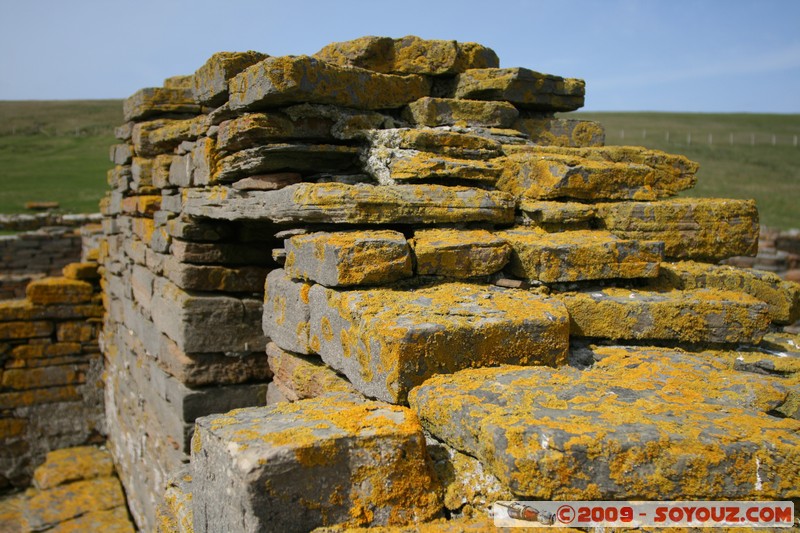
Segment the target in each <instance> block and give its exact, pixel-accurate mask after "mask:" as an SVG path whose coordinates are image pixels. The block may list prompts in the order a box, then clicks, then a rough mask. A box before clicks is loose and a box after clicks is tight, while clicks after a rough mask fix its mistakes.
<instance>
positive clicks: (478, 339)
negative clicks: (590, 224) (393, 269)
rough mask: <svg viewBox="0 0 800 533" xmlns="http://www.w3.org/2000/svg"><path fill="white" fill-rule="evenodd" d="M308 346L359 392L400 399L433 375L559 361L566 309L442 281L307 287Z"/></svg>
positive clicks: (520, 294)
mask: <svg viewBox="0 0 800 533" xmlns="http://www.w3.org/2000/svg"><path fill="white" fill-rule="evenodd" d="M309 303H310V306H311V347H312V349H313V350H314V351H316V352H317V353H319V354H320V355H321V356H322V359H323V361H325V363H326V364H328V365H330V366H331V367H333V368H334V369H336V370H338V371H340V372H342V373H343V374H344V375H345V376H347V378H348V379H349V380H350V382H351V383H353V385H354V386H355V387H356V388H357V389H358V390H359V391H360V392H362V393H363V394H365V395H367V396H370V397H374V398H379V399H381V400H385V401H389V402H392V403H403V402H405V400H406V395H407V394H408V391H409V390H410V389H411V388H412V387H414V386H416V385H419V384H420V383H422V382H423V381H425V379H427V378H428V377H430V376H431V375H433V374H436V373H450V372H455V371H457V370H460V369H463V368H469V367H475V366H489V365H498V364H545V365H559V364H563V363H564V361H565V357H566V348H567V344H568V331H567V329H568V325H567V322H568V320H567V314H566V312H565V308H564V307H563V306H562V305H561V304H560V303H559V302H558V301H557V300H552V299H545V298H541V297H539V296H536V295H534V294H532V293H528V292H525V291H508V290H502V289H499V288H497V287H493V286H476V285H469V284H463V283H445V284H441V285H433V286H428V287H421V288H417V289H414V290H407V289H406V290H403V289H402V288H399V289H389V288H386V289H384V288H380V289H378V288H376V289H366V290H351V291H343V292H340V291H336V290H333V289H327V288H325V287H323V286H321V285H315V286H313V287H312V288H311V290H310V291H309Z"/></svg>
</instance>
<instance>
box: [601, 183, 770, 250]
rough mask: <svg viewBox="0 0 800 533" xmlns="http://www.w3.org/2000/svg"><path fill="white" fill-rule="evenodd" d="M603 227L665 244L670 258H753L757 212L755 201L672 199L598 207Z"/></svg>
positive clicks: (756, 245) (624, 236) (612, 231)
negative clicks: (743, 256)
mask: <svg viewBox="0 0 800 533" xmlns="http://www.w3.org/2000/svg"><path fill="white" fill-rule="evenodd" d="M597 217H598V218H599V219H600V221H601V223H602V225H603V227H605V228H606V229H607V230H609V231H610V232H611V233H613V234H615V235H618V236H620V237H622V238H624V239H636V240H653V241H662V242H663V243H664V256H665V257H667V258H670V259H693V260H698V261H713V262H716V261H719V260H722V259H726V258H728V257H733V256H737V255H755V254H756V251H757V249H758V228H759V225H758V211H757V209H756V204H755V202H754V201H753V200H723V199H714V198H673V199H670V200H663V201H660V202H619V203H606V204H601V205H598V208H597Z"/></svg>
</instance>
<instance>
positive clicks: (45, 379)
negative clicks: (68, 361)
mask: <svg viewBox="0 0 800 533" xmlns="http://www.w3.org/2000/svg"><path fill="white" fill-rule="evenodd" d="M85 370H86V367H85V366H83V365H81V366H78V365H60V366H44V367H39V368H9V369H7V370H5V371H4V372H3V373H2V374H1V375H0V378H1V379H0V385H2V387H3V388H4V389H11V390H16V391H19V390H26V389H38V388H46V387H57V386H60V385H79V384H81V383H83V382H84V379H85V376H84V375H85Z"/></svg>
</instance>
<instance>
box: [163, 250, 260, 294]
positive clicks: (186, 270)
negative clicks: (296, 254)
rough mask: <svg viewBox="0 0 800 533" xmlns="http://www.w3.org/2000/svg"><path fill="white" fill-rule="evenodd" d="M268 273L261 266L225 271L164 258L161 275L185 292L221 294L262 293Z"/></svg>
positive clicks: (241, 267) (227, 269)
mask: <svg viewBox="0 0 800 533" xmlns="http://www.w3.org/2000/svg"><path fill="white" fill-rule="evenodd" d="M268 273H269V269H268V268H266V267H260V266H240V267H228V266H222V265H192V264H188V263H182V262H180V261H177V260H176V259H175V258H174V257H171V256H170V257H167V259H166V260H165V262H164V274H165V276H166V278H167V279H169V280H170V281H171V282H172V283H174V284H175V285H177V286H178V287H180V288H181V289H185V290H196V291H220V292H261V291H262V290H263V289H264V279H265V278H266V277H267V274H268Z"/></svg>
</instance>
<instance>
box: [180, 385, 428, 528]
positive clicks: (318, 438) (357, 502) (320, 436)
mask: <svg viewBox="0 0 800 533" xmlns="http://www.w3.org/2000/svg"><path fill="white" fill-rule="evenodd" d="M192 471H193V472H192V500H193V502H194V505H193V507H194V531H196V532H197V533H201V532H206V531H222V530H225V531H232V532H233V531H260V530H267V529H269V530H276V531H287V532H292V531H298V532H299V531H310V530H312V529H314V528H316V527H318V526H324V525H333V524H342V525H344V526H373V525H374V526H379V525H404V524H411V523H414V522H417V521H419V522H422V521H425V520H429V519H431V518H434V517H436V516H437V515H438V514H439V512H440V509H441V502H440V499H439V494H438V489H439V486H438V482H437V480H436V478H435V474H434V473H433V471H432V470H431V469H430V467H429V465H428V463H427V456H426V453H425V437H424V436H423V434H422V428H421V427H420V425H419V422H418V421H417V419H416V417H415V416H414V415H413V414H412V413H411V412H410V411H409V410H408V409H406V408H403V407H399V406H393V405H387V404H383V403H379V402H369V401H364V400H362V399H359V398H357V397H354V396H347V395H341V396H325V397H321V398H316V399H308V400H302V401H299V402H294V403H280V404H276V405H273V406H269V407H263V408H251V409H240V410H237V411H233V412H231V413H227V414H224V415H216V416H211V417H206V418H201V419H199V420H198V421H197V430H196V432H195V437H194V439H193V442H192ZM220 494H225V495H226V497H225V498H220Z"/></svg>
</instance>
